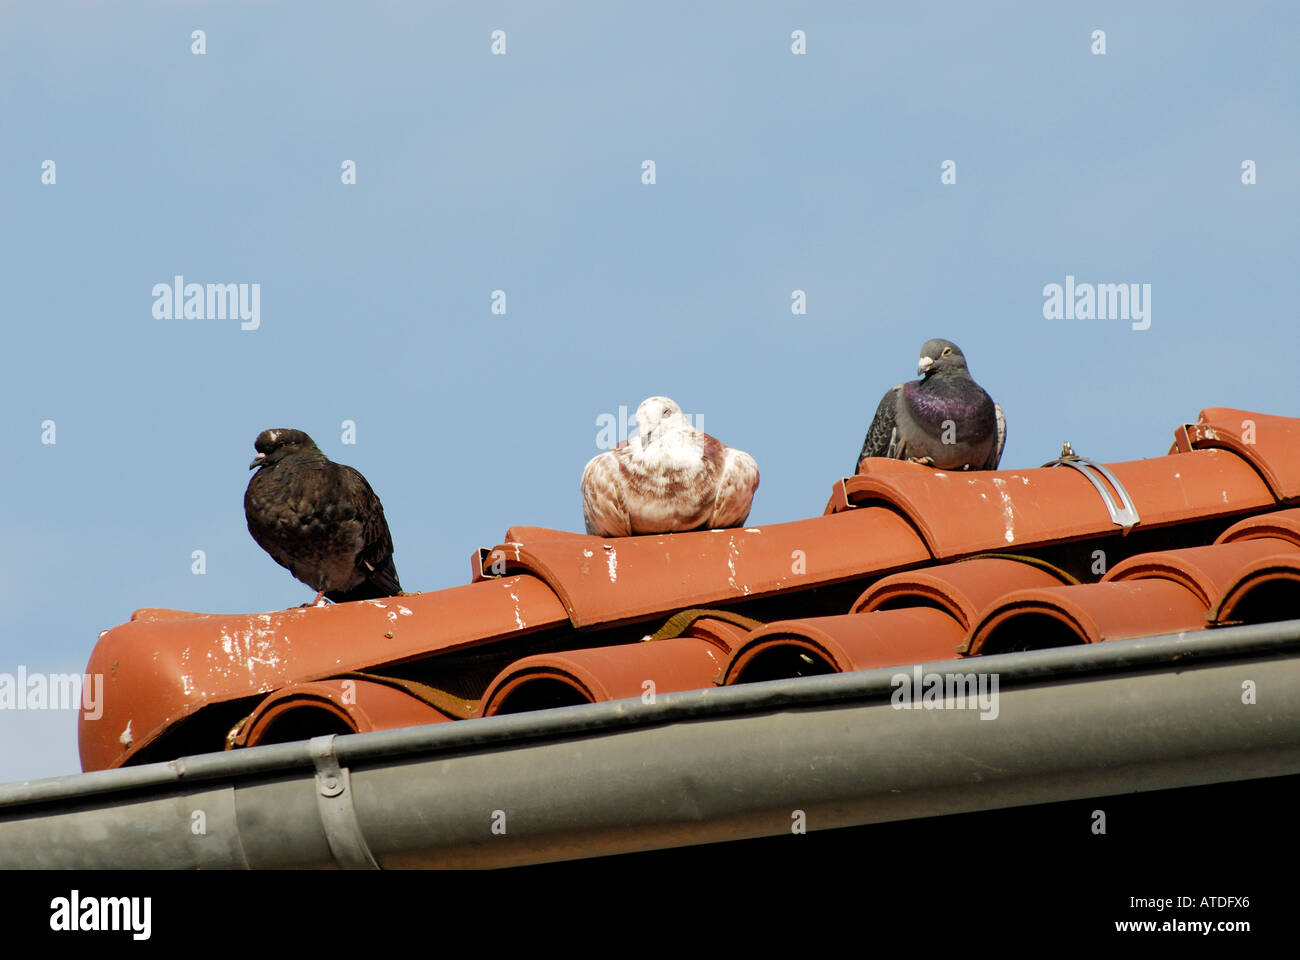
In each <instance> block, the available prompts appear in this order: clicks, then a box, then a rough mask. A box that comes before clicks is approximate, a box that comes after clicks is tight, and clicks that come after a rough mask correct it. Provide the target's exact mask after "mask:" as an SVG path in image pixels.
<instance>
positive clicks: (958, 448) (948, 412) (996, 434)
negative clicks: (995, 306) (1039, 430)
mask: <svg viewBox="0 0 1300 960" xmlns="http://www.w3.org/2000/svg"><path fill="white" fill-rule="evenodd" d="M916 372H917V373H919V374H920V375H921V379H920V380H912V381H909V382H908V383H900V384H898V386H896V387H894V388H893V389H892V390H890V391H889V392H888V393H886V394H885V396H884V399H882V400H881V401H880V406H879V407H877V408H876V416H875V419H874V420H872V421H871V427H870V428H869V429H868V430H867V436H866V439H865V440H863V441H862V452H861V453H859V454H858V459H857V460H856V461H855V462H854V464H853V472H854V473H857V471H858V466H859V464H860V463H861V461H862V458H863V457H889V458H892V459H895V460H913V461H915V462H917V463H923V464H927V465H929V466H932V467H936V468H938V469H940V470H996V469H997V468H998V462H999V461H1000V460H1001V459H1002V448H1003V446H1005V445H1006V440H1007V422H1006V418H1005V417H1003V415H1002V408H1001V407H1000V406H998V405H997V404H996V403H994V402H993V400H992V398H991V397H989V395H988V394H987V393H985V392H984V390H983V388H981V387H980V385H979V384H978V383H976V382H975V381H974V380H972V379H971V375H970V371H969V370H968V369H967V368H966V357H965V355H964V354H963V353H962V352H961V349H960V348H959V347H958V346H957V344H955V343H953V342H952V341H950V340H927V341H926V343H925V345H924V346H922V347H921V360H920V362H919V363H918V364H917V368H916Z"/></svg>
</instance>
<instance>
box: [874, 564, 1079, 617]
mask: <svg viewBox="0 0 1300 960" xmlns="http://www.w3.org/2000/svg"><path fill="white" fill-rule="evenodd" d="M1068 582H1069V581H1068V579H1067V578H1065V577H1064V576H1062V575H1058V574H1056V573H1052V572H1049V570H1048V568H1046V567H1045V566H1039V565H1036V564H1033V563H1028V562H1024V561H1021V560H1011V559H1002V558H1000V557H997V558H995V557H980V558H978V559H973V560H962V561H960V562H957V563H946V564H943V565H942V566H937V567H925V568H922V569H919V570H908V571H905V572H903V573H895V574H892V575H891V576H888V577H884V578H882V579H880V580H877V581H876V582H875V583H874V584H872V586H871V587H870V588H869V589H868V590H867V591H866V592H865V593H864V594H862V596H860V597H858V599H857V602H856V603H854V604H853V608H852V610H851V611H850V612H851V613H864V612H867V611H871V610H894V609H898V608H900V607H919V606H936V607H939V608H941V609H943V610H945V611H946V612H947V613H948V614H950V615H951V616H952V617H953V618H954V619H956V620H957V622H958V623H960V624H961V627H962V630H968V629H969V628H970V625H971V623H972V622H973V621H974V620H975V618H976V616H978V615H979V613H980V611H981V610H984V609H985V608H986V607H988V606H989V604H991V603H993V601H995V600H997V599H998V598H999V597H1001V596H1003V595H1004V594H1007V593H1010V592H1011V591H1013V590H1024V589H1028V588H1030V587H1056V586H1061V585H1062V584H1063V583H1068Z"/></svg>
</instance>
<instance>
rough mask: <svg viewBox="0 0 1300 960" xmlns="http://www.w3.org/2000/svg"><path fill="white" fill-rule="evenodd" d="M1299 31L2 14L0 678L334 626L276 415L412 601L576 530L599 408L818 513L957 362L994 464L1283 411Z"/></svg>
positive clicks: (586, 17)
mask: <svg viewBox="0 0 1300 960" xmlns="http://www.w3.org/2000/svg"><path fill="white" fill-rule="evenodd" d="M196 29H202V30H204V31H205V33H206V53H205V54H203V55H201V56H200V55H195V54H194V53H192V51H191V48H192V43H193V41H192V39H191V34H192V31H194V30H196ZM497 29H500V30H504V31H505V33H506V53H505V55H503V56H501V55H493V54H492V52H491V49H490V48H491V43H492V41H491V34H492V31H494V30H497ZM1098 29H1101V30H1104V31H1105V33H1106V53H1105V54H1104V55H1096V54H1094V53H1093V52H1092V47H1093V44H1094V41H1093V39H1092V33H1093V31H1094V30H1098ZM794 30H803V31H805V34H806V48H807V52H806V54H804V55H795V54H794V53H792V51H791V44H792V42H793V41H792V39H791V33H792V31H794ZM1297 35H1300V7H1297V6H1296V5H1294V4H1287V3H1275V4H1263V3H1241V4H1231V5H1229V4H1216V5H1212V4H1182V3H1178V4H1175V3H1144V4H1141V5H1134V4H1128V3H1113V4H1108V3H1101V4H1098V3H1089V4H1074V3H1053V4H1041V3H997V4H974V3H934V4H920V5H917V4H888V5H886V4H864V3H817V4H811V5H809V4H797V3H770V2H746V3H715V4H694V3H657V4H653V5H649V6H647V5H644V4H600V3H556V4H535V3H514V4H508V3H491V2H484V3H456V4H449V3H447V4H444V3H440V4H398V3H382V4H363V3H333V4H331V3H312V4H304V3H284V4H262V3H222V4H206V3H172V2H169V3H165V4H164V3H135V4H92V3H70V2H43V3H29V4H14V3H10V4H5V5H3V6H0V144H3V149H2V150H0V283H2V285H3V293H4V300H3V303H4V306H3V313H4V331H5V345H6V349H5V351H4V353H5V361H6V362H5V367H4V369H3V378H2V385H0V390H3V391H4V403H5V409H6V410H7V411H8V415H7V416H6V417H4V418H3V420H2V423H3V428H2V429H3V438H4V443H5V449H6V450H8V451H9V454H10V464H9V468H8V469H7V470H5V471H4V473H3V475H2V476H0V494H2V496H0V504H3V507H0V509H2V510H3V513H2V514H0V534H2V535H3V543H4V545H5V550H4V553H3V561H2V562H3V563H4V575H3V577H0V600H3V610H4V615H3V621H2V623H3V626H2V627H0V672H10V673H13V672H14V671H16V669H17V668H18V667H19V666H20V665H21V666H23V667H25V669H26V670H27V671H28V672H46V673H53V672H80V671H81V670H82V668H83V667H84V665H85V663H86V660H87V658H88V657H89V654H90V650H91V648H92V646H93V645H94V643H95V639H96V637H97V635H98V633H99V631H100V630H103V629H105V628H108V627H111V626H114V625H116V624H118V623H122V622H124V621H125V620H127V619H128V618H129V617H130V614H131V611H132V610H134V609H136V608H139V607H145V606H150V607H172V608H179V609H187V610H201V611H211V612H221V611H224V612H231V611H236V612H245V611H261V610H270V609H276V608H283V607H288V606H293V605H296V604H299V603H302V602H304V601H306V600H308V599H310V597H311V591H310V590H309V589H308V588H307V587H305V586H303V585H302V584H300V583H298V582H297V581H296V580H294V579H293V578H292V576H291V575H290V574H289V573H288V572H287V571H286V570H284V569H282V568H281V567H279V566H277V565H276V564H275V563H274V562H273V561H272V560H271V559H270V558H269V557H268V556H267V555H266V554H265V553H264V552H263V551H262V550H261V549H260V548H258V547H257V545H256V544H255V543H254V542H253V541H252V539H251V537H250V536H249V535H248V532H247V529H246V527H245V523H244V516H243V508H242V497H243V492H244V488H245V486H246V484H247V482H248V477H249V474H248V469H247V466H248V462H249V460H250V459H251V458H252V455H253V448H252V445H253V439H254V438H255V437H256V435H257V433H258V432H259V431H261V430H263V429H265V428H267V427H278V426H293V427H299V428H301V429H304V430H306V431H308V432H309V433H310V434H311V435H312V436H313V437H314V438H315V439H316V441H317V443H318V444H319V445H320V446H321V448H322V449H323V450H324V451H325V452H326V453H327V454H328V455H330V456H331V457H333V458H334V459H336V460H339V461H341V462H344V463H350V464H352V465H353V466H355V467H357V468H358V469H360V470H361V471H362V472H363V473H364V474H365V475H366V477H367V478H368V479H369V481H370V483H371V484H372V486H373V487H374V488H375V490H376V492H377V493H378V494H379V496H380V497H381V498H382V500H383V503H384V508H385V512H386V514H387V516H388V520H389V524H390V526H391V528H392V532H393V539H394V542H395V547H396V552H395V560H396V564H397V569H398V571H399V573H400V575H401V579H402V584H403V586H404V587H405V588H406V589H407V590H411V591H415V590H434V589H439V588H442V587H448V586H453V585H457V584H461V583H464V582H466V581H467V580H468V577H469V569H470V567H469V558H470V556H471V554H472V553H473V552H474V550H475V549H476V548H477V547H479V546H481V545H483V546H486V545H492V544H494V543H497V542H499V541H500V540H501V538H502V534H503V533H504V531H505V529H506V527H507V526H509V525H511V524H530V525H537V526H548V527H556V528H562V529H569V530H581V529H582V510H581V500H580V496H579V492H578V480H579V477H580V475H581V471H582V468H583V466H584V464H585V463H586V461H587V459H588V458H590V457H591V456H592V455H594V454H595V453H597V452H598V450H597V448H596V434H597V427H596V423H597V419H598V418H599V417H600V416H601V414H606V413H615V412H617V410H618V408H619V406H620V405H624V406H626V407H628V408H629V410H632V409H635V407H636V405H637V403H638V402H639V401H640V400H642V399H643V398H645V397H647V396H651V395H657V394H662V395H667V396H671V397H673V398H674V399H676V400H677V401H678V402H679V403H680V404H681V406H682V407H683V409H685V410H686V411H687V412H688V413H698V414H700V415H702V416H703V418H704V427H705V429H706V430H708V431H709V432H710V433H713V434H715V435H716V436H718V437H720V438H721V439H722V440H724V441H725V442H727V443H730V444H732V445H734V446H738V447H741V448H742V449H745V450H747V451H749V452H750V453H751V454H753V456H754V457H755V458H756V459H757V461H758V464H759V467H760V470H761V473H762V483H761V486H760V488H759V490H758V494H757V496H756V498H755V501H754V508H753V512H752V514H751V515H750V522H751V523H756V524H770V523H776V522H780V521H785V520H795V519H799V518H803V517H808V516H813V515H816V514H819V513H821V511H822V509H823V508H824V505H825V502H826V499H827V496H828V495H829V492H830V489H831V486H832V484H833V483H834V482H835V481H836V480H837V479H838V478H839V477H840V476H842V474H843V472H844V471H845V470H846V469H847V467H848V464H850V463H851V462H852V460H853V457H854V456H855V455H856V453H857V451H858V447H859V445H860V444H861V441H862V436H863V434H864V432H865V430H866V427H867V425H868V422H869V421H870V418H871V416H872V414H873V412H874V411H875V407H876V404H877V402H878V401H879V399H880V397H881V394H882V393H883V392H884V391H885V390H886V389H888V388H889V387H891V386H892V385H893V384H895V383H898V382H899V381H901V380H905V379H910V378H912V377H914V376H915V369H916V359H917V355H918V349H919V347H920V345H921V343H922V342H923V341H925V340H926V339H928V338H930V337H946V338H949V339H951V340H954V341H955V342H957V343H958V344H960V345H961V347H962V348H963V350H964V351H965V353H966V356H967V359H968V361H969V363H970V368H971V371H972V373H973V374H974V376H975V377H976V379H977V380H978V381H979V382H980V383H981V384H982V385H983V386H984V387H985V388H986V389H987V390H988V391H989V392H990V393H991V394H992V395H993V396H994V398H995V399H996V400H998V401H999V402H1000V403H1001V404H1002V406H1003V408H1004V409H1005V411H1006V416H1007V420H1008V430H1009V436H1008V442H1007V447H1006V451H1005V454H1004V457H1003V461H1002V465H1003V466H1004V467H1018V466H1037V465H1039V464H1041V463H1043V462H1044V461H1046V460H1049V459H1051V458H1053V457H1054V456H1055V455H1056V454H1057V452H1058V451H1059V450H1060V446H1061V442H1062V441H1063V440H1066V439H1068V440H1070V441H1071V442H1072V444H1073V445H1074V448H1075V449H1076V450H1077V451H1078V452H1079V453H1080V454H1082V455H1084V456H1088V457H1091V458H1094V459H1099V460H1103V461H1107V462H1113V461H1117V460H1128V459H1135V458H1139V457H1145V456H1155V455H1158V454H1162V453H1164V452H1165V451H1166V450H1167V448H1168V445H1169V442H1170V440H1171V437H1172V430H1173V428H1174V427H1175V426H1176V425H1178V424H1179V423H1182V422H1184V421H1187V420H1192V419H1194V418H1195V416H1196V413H1197V411H1198V410H1200V409H1201V408H1203V407H1206V406H1220V405H1226V406H1237V407H1243V408H1246V409H1252V410H1257V411H1263V412H1267V413H1274V414H1283V415H1290V416H1300V388H1298V387H1297V380H1296V376H1295V373H1294V370H1293V365H1292V364H1291V363H1290V362H1288V361H1287V360H1286V359H1285V358H1286V357H1287V356H1288V355H1290V354H1292V353H1294V351H1295V349H1296V347H1297V345H1300V332H1297V317H1296V312H1295V303H1296V297H1295V292H1294V284H1295V276H1296V263H1297V259H1298V258H1297V253H1298V252H1300V251H1298V246H1300V243H1298V241H1297V229H1296V224H1297V223H1298V222H1300V194H1298V192H1297V166H1298V161H1300V103H1298V102H1297V101H1298V100H1300V84H1298V83H1297V82H1296V81H1297V67H1296V62H1295V56H1294V49H1293V46H1294V40H1295V37H1296V36H1297ZM47 160H53V161H54V162H55V165H56V166H55V177H56V182H55V183H53V184H44V183H42V164H43V163H44V162H45V161H47ZM347 160H352V161H355V163H356V170H357V174H356V183H355V184H349V185H345V184H343V183H342V182H341V165H342V164H343V162H344V161H347ZM645 160H653V161H654V162H655V166H656V170H655V172H656V182H655V183H654V184H653V185H647V184H644V183H642V163H643V161H645ZM949 160H951V161H953V163H955V165H956V183H954V184H943V183H941V181H940V174H941V164H942V163H943V162H944V161H949ZM1245 160H1252V161H1254V163H1255V165H1256V178H1257V182H1256V183H1255V184H1253V185H1245V184H1243V183H1242V162H1243V161H1245ZM177 274H180V275H183V276H184V277H185V278H186V280H187V281H192V282H199V283H257V284H260V292H261V312H260V327H259V328H258V329H256V330H241V329H240V324H239V322H238V321H237V320H221V319H201V320H200V319H190V320H185V319H157V318H155V317H154V316H153V311H152V307H153V296H152V293H151V290H152V288H153V286H154V285H155V284H157V283H170V282H171V281H172V278H173V277H174V276H175V275H177ZM1067 275H1072V276H1074V277H1075V278H1076V280H1077V281H1078V282H1092V283H1139V284H1150V285H1151V291H1152V292H1151V326H1150V328H1149V329H1147V330H1142V331H1134V330H1133V329H1131V325H1130V323H1129V322H1127V321H1124V320H1121V319H1115V318H1108V319H1093V320H1046V319H1044V313H1043V302H1044V297H1043V288H1044V286H1045V285H1047V284H1051V283H1064V282H1065V277H1066V276H1067ZM494 290H504V291H505V292H506V304H507V307H506V314H505V315H504V316H500V315H493V314H492V312H491V309H490V308H491V297H492V291H494ZM794 290H803V291H805V292H806V296H807V313H806V314H805V315H794V314H792V312H791V294H792V291H794ZM46 420H53V421H54V422H55V425H56V426H55V430H56V433H55V437H56V442H55V443H54V444H48V443H42V433H43V430H42V423H43V422H44V421H46ZM345 420H352V421H354V422H355V424H356V443H355V445H344V444H342V443H341V434H342V426H341V425H342V423H343V421H345ZM198 549H201V550H203V551H205V554H206V568H207V572H206V573H205V574H204V575H201V576H199V575H195V574H193V573H192V572H191V564H192V560H191V554H192V551H194V550H198ZM78 769H79V763H78V759H77V753H76V722H75V715H74V714H73V713H71V712H36V711H12V710H9V711H0V781H10V780H19V779H25V778H30V777H39V776H51V775H57V774H64V773H74V772H77V770H78Z"/></svg>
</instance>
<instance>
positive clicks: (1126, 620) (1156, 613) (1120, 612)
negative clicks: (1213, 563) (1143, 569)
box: [964, 580, 1206, 656]
mask: <svg viewBox="0 0 1300 960" xmlns="http://www.w3.org/2000/svg"><path fill="white" fill-rule="evenodd" d="M1205 613H1206V609H1205V604H1204V603H1203V602H1202V601H1201V600H1200V598H1199V597H1197V595H1196V594H1195V593H1194V592H1193V591H1192V590H1189V589H1188V588H1187V587H1185V586H1183V585H1182V584H1180V583H1176V582H1174V581H1172V580H1129V581H1124V582H1120V583H1084V584H1079V585H1077V586H1072V587H1046V588H1038V589H1032V590H1016V591H1014V592H1012V593H1009V594H1007V595H1006V596H1005V597H1003V598H1002V599H1001V600H999V601H997V602H996V603H995V604H993V605H992V606H991V607H990V608H989V609H988V610H986V611H985V612H984V613H982V614H981V615H980V618H979V620H978V621H977V622H976V624H975V626H974V627H973V628H972V629H971V631H970V634H969V637H968V640H967V641H966V643H965V644H964V646H965V650H964V652H966V653H968V654H969V655H970V656H977V655H980V654H990V653H1007V652H1009V651H1012V650H1038V649H1043V648H1046V647H1061V646H1069V645H1070V644H1075V643H1097V642H1099V641H1101V640H1123V639H1125V638H1128V637H1142V636H1155V635H1157V634H1162V633H1178V632H1180V631H1185V630H1200V629H1203V628H1204V627H1205V625H1206V618H1205Z"/></svg>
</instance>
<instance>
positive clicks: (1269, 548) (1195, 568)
mask: <svg viewBox="0 0 1300 960" xmlns="http://www.w3.org/2000/svg"><path fill="white" fill-rule="evenodd" d="M1278 553H1300V547H1297V546H1295V545H1293V544H1290V543H1288V542H1287V541H1285V540H1278V539H1275V538H1272V537H1268V538H1262V539H1259V540H1241V541H1238V542H1236V543H1221V544H1212V545H1210V546H1206V547H1186V548H1183V549H1181V550H1162V551H1160V552H1158V553H1142V554H1138V555H1137V556H1135V557H1129V558H1128V559H1127V560H1124V561H1121V562H1120V563H1117V564H1115V566H1113V567H1111V568H1110V570H1109V571H1108V572H1107V573H1106V575H1105V576H1104V577H1102V578H1101V579H1102V582H1103V583H1106V582H1110V581H1116V582H1118V581H1123V580H1143V579H1151V578H1161V579H1164V580H1172V581H1174V582H1175V583H1179V584H1182V585H1183V586H1184V587H1186V588H1187V589H1188V590H1191V591H1192V592H1193V593H1195V594H1196V596H1197V599H1199V600H1200V601H1201V603H1203V604H1204V605H1205V606H1206V607H1207V608H1210V607H1214V606H1216V605H1217V604H1218V602H1219V598H1220V596H1222V594H1223V591H1224V590H1225V589H1226V588H1227V587H1228V586H1230V585H1231V584H1232V583H1233V582H1234V581H1235V580H1236V579H1237V577H1238V574H1239V573H1240V572H1241V570H1242V568H1243V567H1245V566H1246V565H1247V564H1249V563H1252V562H1254V561H1255V560H1258V559H1259V558H1261V557H1268V556H1272V555H1274V554H1278Z"/></svg>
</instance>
